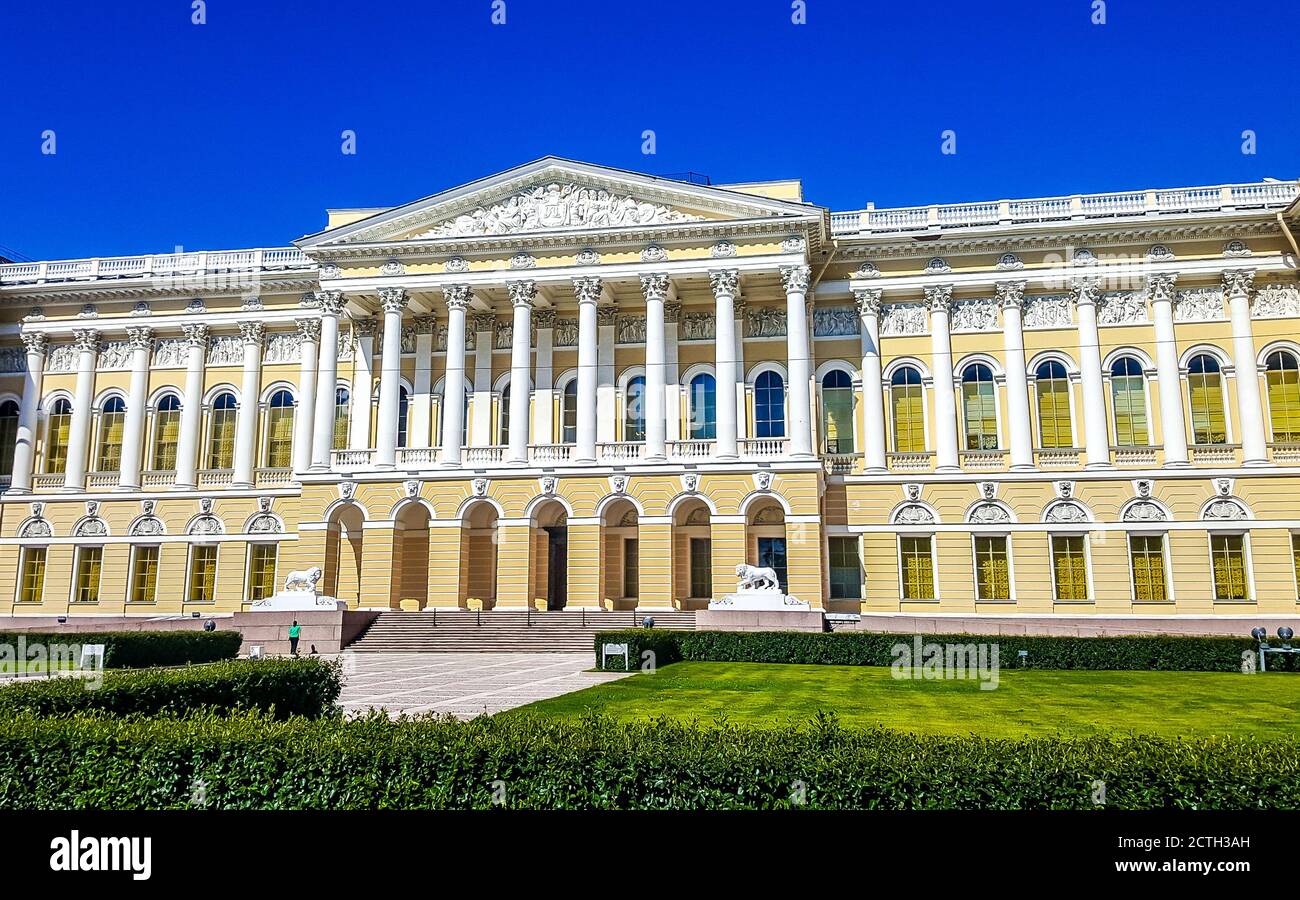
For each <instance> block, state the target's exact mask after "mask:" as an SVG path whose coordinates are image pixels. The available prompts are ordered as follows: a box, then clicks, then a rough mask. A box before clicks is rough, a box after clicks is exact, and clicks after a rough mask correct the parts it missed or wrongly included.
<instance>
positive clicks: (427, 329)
mask: <svg viewBox="0 0 1300 900" xmlns="http://www.w3.org/2000/svg"><path fill="white" fill-rule="evenodd" d="M437 324H438V321H437V319H435V318H434V317H433V316H416V317H415V318H414V319H412V320H411V327H412V328H414V329H415V333H416V334H433V329H434V326H435V325H437Z"/></svg>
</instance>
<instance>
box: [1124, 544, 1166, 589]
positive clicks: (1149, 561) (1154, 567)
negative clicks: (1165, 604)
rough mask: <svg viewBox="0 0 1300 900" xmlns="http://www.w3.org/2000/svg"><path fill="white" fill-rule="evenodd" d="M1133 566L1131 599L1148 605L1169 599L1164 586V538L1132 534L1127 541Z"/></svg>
mask: <svg viewBox="0 0 1300 900" xmlns="http://www.w3.org/2000/svg"><path fill="white" fill-rule="evenodd" d="M1128 552H1129V559H1130V560H1131V562H1132V564H1133V599H1134V600H1138V601H1145V602H1148V603H1155V602H1160V601H1163V600H1168V599H1169V590H1168V588H1167V587H1166V586H1165V538H1164V535H1162V534H1134V535H1130V536H1129V539H1128Z"/></svg>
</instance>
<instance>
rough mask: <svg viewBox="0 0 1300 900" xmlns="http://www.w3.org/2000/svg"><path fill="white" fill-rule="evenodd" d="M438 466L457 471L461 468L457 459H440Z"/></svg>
mask: <svg viewBox="0 0 1300 900" xmlns="http://www.w3.org/2000/svg"><path fill="white" fill-rule="evenodd" d="M438 465H439V467H441V468H443V469H459V468H460V467H461V466H460V460H458V459H440V460H438Z"/></svg>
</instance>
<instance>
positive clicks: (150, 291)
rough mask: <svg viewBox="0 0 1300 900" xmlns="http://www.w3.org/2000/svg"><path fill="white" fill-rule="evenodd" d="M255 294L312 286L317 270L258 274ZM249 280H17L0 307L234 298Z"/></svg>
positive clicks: (3, 292) (2, 290) (1, 296)
mask: <svg viewBox="0 0 1300 900" xmlns="http://www.w3.org/2000/svg"><path fill="white" fill-rule="evenodd" d="M256 283H257V286H258V291H257V292H258V294H260V295H262V296H266V295H267V294H277V293H302V292H303V291H305V290H309V289H312V288H314V287H316V285H317V283H318V280H317V270H315V269H300V270H296V271H295V272H293V273H292V274H291V275H290V274H286V273H284V272H275V273H269V274H260V275H258V277H257V282H256ZM248 286H249V283H248V282H247V281H245V282H244V283H242V284H240V283H232V281H231V279H230V278H229V277H226V276H223V275H221V274H217V275H213V276H211V277H208V278H202V277H196V278H190V279H176V280H175V281H174V282H170V281H168V280H167V279H152V278H122V279H116V280H108V279H105V280H102V281H72V282H69V281H60V282H50V283H47V284H17V285H7V286H5V287H0V307H4V306H24V305H30V304H32V303H39V304H42V305H49V304H59V303H70V304H71V303H77V304H84V303H109V302H113V301H115V300H122V301H127V300H146V299H148V300H163V301H165V300H192V299H193V298H195V297H203V298H204V299H209V300H221V299H238V298H242V297H245V296H247V295H248V293H249V291H248Z"/></svg>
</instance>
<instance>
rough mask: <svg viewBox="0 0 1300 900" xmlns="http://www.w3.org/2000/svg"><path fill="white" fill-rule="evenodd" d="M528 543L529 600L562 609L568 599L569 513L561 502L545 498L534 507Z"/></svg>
mask: <svg viewBox="0 0 1300 900" xmlns="http://www.w3.org/2000/svg"><path fill="white" fill-rule="evenodd" d="M529 544H530V545H529V551H530V552H529V557H530V559H531V561H532V565H531V566H530V567H529V571H530V572H531V579H530V581H531V586H532V591H531V596H530V599H531V598H544V599H545V600H546V608H547V609H564V607H565V605H566V604H567V603H568V602H569V516H568V513H567V512H565V509H564V506H563V505H562V504H561V503H559V502H558V501H555V500H548V501H546V502H544V503H542V504H541V505H539V506H538V507H537V509H536V510H534V512H533V515H532V529H531V530H530V532H529Z"/></svg>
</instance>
